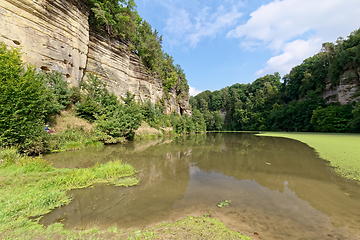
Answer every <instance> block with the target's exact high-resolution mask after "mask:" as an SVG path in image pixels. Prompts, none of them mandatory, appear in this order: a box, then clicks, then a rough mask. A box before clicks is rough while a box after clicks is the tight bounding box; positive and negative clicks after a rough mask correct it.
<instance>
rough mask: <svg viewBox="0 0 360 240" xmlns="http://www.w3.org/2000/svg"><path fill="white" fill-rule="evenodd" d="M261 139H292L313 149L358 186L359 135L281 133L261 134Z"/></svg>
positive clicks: (359, 180)
mask: <svg viewBox="0 0 360 240" xmlns="http://www.w3.org/2000/svg"><path fill="white" fill-rule="evenodd" d="M255 135H256V136H263V137H283V138H289V139H294V140H297V141H300V142H302V143H305V144H307V145H308V146H310V147H311V148H314V149H315V151H316V152H317V153H318V155H319V157H320V158H322V159H324V160H326V161H328V162H329V165H330V166H332V167H333V168H334V171H335V172H336V173H337V174H339V175H341V176H342V177H344V178H346V179H349V180H355V181H357V182H358V183H359V184H360V147H359V146H360V134H355V133H346V134H345V133H305V132H304V133H299V132H292V133H285V132H284V133H282V132H261V133H258V134H255Z"/></svg>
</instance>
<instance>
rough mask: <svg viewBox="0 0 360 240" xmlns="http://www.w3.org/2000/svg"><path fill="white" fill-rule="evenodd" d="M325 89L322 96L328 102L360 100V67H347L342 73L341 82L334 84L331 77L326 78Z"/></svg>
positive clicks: (343, 102) (342, 102)
mask: <svg viewBox="0 0 360 240" xmlns="http://www.w3.org/2000/svg"><path fill="white" fill-rule="evenodd" d="M325 84H326V87H325V90H324V92H323V94H322V97H323V98H324V99H325V100H326V102H327V103H336V102H339V103H340V104H347V103H351V102H354V101H359V100H360V96H359V94H358V93H359V92H358V91H359V90H358V89H360V68H357V69H347V70H345V71H344V72H343V74H341V76H340V79H339V84H338V85H336V86H334V85H333V84H331V82H330V80H329V79H326V80H325Z"/></svg>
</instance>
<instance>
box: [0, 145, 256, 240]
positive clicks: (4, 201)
mask: <svg viewBox="0 0 360 240" xmlns="http://www.w3.org/2000/svg"><path fill="white" fill-rule="evenodd" d="M134 174H135V170H134V168H133V167H131V166H130V165H128V164H122V163H121V161H118V160H117V161H113V162H108V163H106V164H102V165H96V166H94V167H91V168H84V169H56V168H53V167H51V165H50V164H49V163H48V162H46V161H45V160H44V159H42V157H36V158H31V157H28V156H21V155H20V154H19V153H18V152H17V149H16V148H5V149H0V239H158V238H160V239H250V238H248V237H246V236H243V235H241V234H240V233H238V232H234V231H230V230H228V229H226V227H225V226H224V224H222V223H221V222H220V221H219V220H218V219H213V218H207V217H188V218H186V219H183V220H180V221H178V222H176V223H172V224H166V223H164V224H161V225H157V226H154V227H152V228H148V229H141V230H139V229H137V230H128V231H119V230H118V228H117V227H116V226H114V227H110V228H108V229H106V230H100V229H98V228H96V227H95V228H91V229H86V230H76V229H75V230H69V229H66V228H64V226H63V225H62V224H61V223H54V224H52V225H50V226H48V227H46V228H45V227H44V226H42V225H41V224H39V223H38V221H39V220H40V218H41V217H40V216H41V215H43V214H46V213H48V212H50V211H51V210H52V209H54V208H56V207H61V206H64V205H67V204H68V203H69V202H70V201H71V198H70V197H69V196H68V195H67V194H66V193H67V191H69V190H71V189H77V188H85V187H89V186H91V185H93V184H95V183H108V184H114V185H115V186H133V185H136V184H138V182H139V181H138V180H137V179H136V178H134V177H132V176H133V175H134Z"/></svg>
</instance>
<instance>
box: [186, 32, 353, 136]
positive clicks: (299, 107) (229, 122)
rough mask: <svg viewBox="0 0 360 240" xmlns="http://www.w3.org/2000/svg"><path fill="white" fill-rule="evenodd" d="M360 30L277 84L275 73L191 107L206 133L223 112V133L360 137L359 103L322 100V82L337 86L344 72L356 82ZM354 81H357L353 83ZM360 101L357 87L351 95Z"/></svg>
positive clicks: (205, 96)
mask: <svg viewBox="0 0 360 240" xmlns="http://www.w3.org/2000/svg"><path fill="white" fill-rule="evenodd" d="M359 67H360V29H359V30H356V31H354V32H352V33H351V34H350V36H349V37H348V39H346V40H344V39H343V38H338V40H337V41H336V44H333V43H324V44H323V47H322V51H321V52H320V53H318V54H316V55H314V56H313V57H310V58H307V59H305V60H304V61H303V63H302V64H300V65H298V66H296V67H294V68H293V69H292V70H291V71H290V73H289V74H286V75H285V76H284V77H283V78H282V81H281V76H280V74H279V73H274V74H271V75H266V76H264V77H261V78H258V79H256V80H255V81H254V82H253V83H251V84H234V85H232V86H230V87H226V88H223V89H221V90H220V91H214V92H210V91H204V92H202V93H200V94H198V95H197V96H195V97H191V98H190V105H191V106H192V108H193V109H198V110H200V112H201V113H202V114H203V115H204V118H205V121H206V125H207V129H208V130H209V129H214V128H217V127H214V126H215V125H214V124H215V122H216V120H215V117H213V116H215V115H216V114H218V113H219V111H220V110H221V111H222V112H224V113H225V112H226V117H225V119H224V124H223V125H221V121H220V120H219V125H218V126H220V125H221V129H223V130H236V131H246V130H250V131H257V130H272V131H319V132H360V103H356V102H355V101H354V102H350V103H348V104H346V105H340V104H339V103H332V104H326V100H325V99H323V98H322V97H321V94H322V93H323V91H324V90H325V82H326V81H330V82H331V85H332V86H331V87H335V86H338V85H339V84H340V76H341V75H342V74H343V73H344V72H348V73H349V74H353V75H354V76H357V81H358V86H360V78H359V75H358V69H359ZM355 78H356V77H355ZM357 96H360V87H359V88H358V90H357V92H356V93H355V94H354V95H353V97H354V98H356V97H357Z"/></svg>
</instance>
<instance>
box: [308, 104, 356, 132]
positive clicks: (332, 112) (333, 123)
mask: <svg viewBox="0 0 360 240" xmlns="http://www.w3.org/2000/svg"><path fill="white" fill-rule="evenodd" d="M351 109H352V108H351V106H350V105H343V106H328V107H326V108H323V107H318V108H317V109H316V110H314V111H313V115H312V117H311V123H312V124H313V125H314V129H315V130H316V131H319V132H346V131H348V130H349V129H348V126H347V124H348V121H349V120H350V119H351V117H352V116H351Z"/></svg>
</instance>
